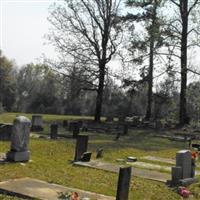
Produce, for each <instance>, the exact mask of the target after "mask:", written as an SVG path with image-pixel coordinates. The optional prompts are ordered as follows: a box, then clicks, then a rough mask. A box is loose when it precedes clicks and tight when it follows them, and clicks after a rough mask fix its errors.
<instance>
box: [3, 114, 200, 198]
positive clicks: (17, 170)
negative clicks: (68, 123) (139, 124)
mask: <svg viewBox="0 0 200 200" xmlns="http://www.w3.org/2000/svg"><path fill="white" fill-rule="evenodd" d="M15 115H16V114H14V113H11V114H10V113H8V114H4V115H0V122H2V121H4V122H11V121H12V120H13V119H14V117H15ZM22 115H24V114H22ZM28 116H29V117H30V115H28ZM65 117H66V119H69V117H67V116H56V115H54V116H53V115H47V116H46V115H44V119H45V120H52V121H53V120H61V119H65ZM2 119H3V120H2ZM62 131H63V132H64V130H62ZM46 133H48V128H46ZM89 137H90V140H89V151H92V152H93V159H94V156H95V152H96V149H97V148H99V147H102V148H104V157H103V159H102V160H104V161H106V162H112V163H115V164H117V162H116V159H118V158H124V159H126V158H127V156H136V157H138V158H139V157H143V156H159V157H164V158H174V157H175V155H176V152H177V151H178V150H180V149H185V148H187V144H186V143H183V142H175V141H174V142H172V141H169V140H167V139H160V138H155V137H153V136H152V134H151V133H149V131H142V130H140V131H131V132H130V133H129V135H127V136H124V137H121V138H120V140H119V141H114V138H115V136H114V135H106V134H94V133H89ZM9 146H10V144H9V142H0V152H7V151H8V150H9ZM74 148H75V141H74V140H70V139H68V140H64V139H63V140H57V141H51V140H47V139H35V138H31V140H30V151H31V161H30V162H28V163H26V164H25V165H21V164H20V163H13V164H6V165H1V166H0V181H5V180H8V179H13V178H21V177H32V178H37V179H41V180H44V181H47V182H50V183H57V184H61V185H64V186H69V187H74V188H79V189H83V190H87V191H92V192H97V193H102V194H105V195H110V196H115V194H116V185H117V180H118V175H117V174H115V173H111V172H105V171H102V170H96V169H91V168H85V167H75V166H72V164H71V162H70V161H71V160H73V158H74ZM152 163H155V162H152ZM133 173H134V172H133ZM190 188H191V191H192V192H194V198H193V199H194V200H198V199H200V196H199V193H200V184H194V185H192V186H191V187H190ZM129 194H130V195H129V199H130V200H134V199H135V200H181V197H180V196H179V195H178V194H177V193H176V192H174V191H173V190H172V189H170V188H168V187H167V186H166V185H165V184H163V183H159V182H156V181H150V180H146V179H142V178H137V177H134V178H132V180H131V185H130V193H129ZM0 199H5V200H7V199H12V200H13V199H14V200H17V198H12V197H8V196H2V195H0Z"/></svg>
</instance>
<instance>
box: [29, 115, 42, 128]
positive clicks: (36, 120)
mask: <svg viewBox="0 0 200 200" xmlns="http://www.w3.org/2000/svg"><path fill="white" fill-rule="evenodd" d="M42 126H43V121H42V116H41V115H33V116H32V127H31V131H43V127H42Z"/></svg>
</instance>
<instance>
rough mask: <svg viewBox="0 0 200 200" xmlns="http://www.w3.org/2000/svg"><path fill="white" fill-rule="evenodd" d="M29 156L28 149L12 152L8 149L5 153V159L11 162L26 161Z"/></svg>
mask: <svg viewBox="0 0 200 200" xmlns="http://www.w3.org/2000/svg"><path fill="white" fill-rule="evenodd" d="M29 158H30V151H23V152H14V151H9V152H7V154H6V160H7V161H12V162H27V161H29Z"/></svg>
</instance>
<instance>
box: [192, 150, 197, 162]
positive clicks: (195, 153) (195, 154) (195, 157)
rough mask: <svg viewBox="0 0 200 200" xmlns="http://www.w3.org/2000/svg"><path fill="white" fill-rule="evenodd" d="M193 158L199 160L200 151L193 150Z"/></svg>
mask: <svg viewBox="0 0 200 200" xmlns="http://www.w3.org/2000/svg"><path fill="white" fill-rule="evenodd" d="M192 159H194V160H198V152H195V151H194V152H192Z"/></svg>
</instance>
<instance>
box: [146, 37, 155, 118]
mask: <svg viewBox="0 0 200 200" xmlns="http://www.w3.org/2000/svg"><path fill="white" fill-rule="evenodd" d="M153 58H154V38H153V37H151V41H150V58H149V74H148V94H147V110H146V116H145V119H146V120H149V119H150V118H151V110H152V89H153Z"/></svg>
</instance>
